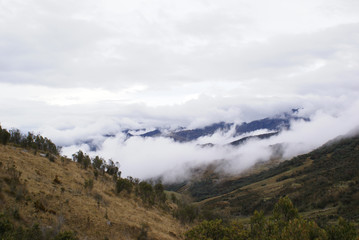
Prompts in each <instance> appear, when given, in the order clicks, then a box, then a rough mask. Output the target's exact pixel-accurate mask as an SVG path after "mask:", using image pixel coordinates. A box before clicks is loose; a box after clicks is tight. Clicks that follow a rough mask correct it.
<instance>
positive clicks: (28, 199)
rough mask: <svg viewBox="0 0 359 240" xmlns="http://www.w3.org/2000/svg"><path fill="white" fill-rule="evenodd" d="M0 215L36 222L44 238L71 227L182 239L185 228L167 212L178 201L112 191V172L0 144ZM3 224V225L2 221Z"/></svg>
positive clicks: (99, 234)
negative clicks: (97, 171)
mask: <svg viewBox="0 0 359 240" xmlns="http://www.w3.org/2000/svg"><path fill="white" fill-rule="evenodd" d="M0 202H1V204H0V212H2V213H3V214H2V215H1V216H0V220H1V221H2V222H3V223H6V222H7V221H10V222H11V223H12V224H13V225H14V226H15V227H23V228H31V227H33V226H34V224H38V225H39V229H40V230H41V233H42V234H43V235H44V236H47V237H48V238H47V237H45V239H49V238H50V237H51V236H54V235H56V234H58V233H59V232H66V231H71V232H73V233H76V235H77V237H79V238H80V239H137V238H138V237H139V236H140V235H141V234H142V235H146V234H147V235H148V238H146V239H169V240H170V239H171V240H173V239H182V238H183V233H184V231H185V230H186V228H185V226H184V225H182V224H180V222H179V221H178V220H176V219H175V218H174V217H173V216H172V214H171V208H176V205H175V204H173V203H171V202H170V201H168V200H166V204H165V207H164V206H163V205H161V206H160V205H157V204H151V205H149V204H147V203H145V202H144V201H143V200H142V199H141V198H140V197H139V196H136V194H135V193H134V192H129V193H128V192H126V191H121V192H120V193H118V191H116V184H115V182H114V180H113V176H111V175H109V174H107V173H103V174H99V175H98V176H95V174H94V168H93V167H92V166H88V167H87V169H85V168H84V167H83V166H82V165H81V164H79V163H76V162H73V161H71V160H70V159H67V158H64V157H60V156H53V155H52V157H50V158H49V157H46V154H45V153H41V151H34V150H33V149H25V148H20V147H15V146H13V145H0ZM5 217H6V219H5ZM6 226H7V225H6Z"/></svg>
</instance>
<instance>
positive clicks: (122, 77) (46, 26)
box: [0, 0, 359, 175]
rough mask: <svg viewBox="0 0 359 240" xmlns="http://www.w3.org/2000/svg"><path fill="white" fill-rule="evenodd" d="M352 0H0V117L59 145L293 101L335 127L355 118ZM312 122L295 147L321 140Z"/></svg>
mask: <svg viewBox="0 0 359 240" xmlns="http://www.w3.org/2000/svg"><path fill="white" fill-rule="evenodd" d="M358 12H359V2H358V1H356V0H310V1H309V0H301V1H299V0H288V1H281V0H273V1H266V0H252V1H248V0H225V1H214V0H191V1H188V0H181V1H165V0H146V1H144V0H143V1H140V0H133V1H123V0H120V1H119V0H116V1H115V0H105V1H94V0H86V1H85V0H77V1H68V0H63V1H54V0H27V1H21V0H11V1H10V0H0V90H1V94H0V102H1V104H0V123H1V125H2V126H3V127H7V128H11V127H16V128H19V129H21V130H23V131H25V132H26V131H35V132H39V133H41V134H43V135H46V136H48V137H50V138H51V139H53V140H54V141H55V143H57V144H58V145H63V146H71V145H75V144H76V143H77V142H78V141H79V140H81V139H84V138H89V137H91V138H95V139H98V141H100V142H101V143H103V142H104V141H105V140H104V139H102V138H101V135H103V134H110V133H115V134H116V133H118V132H119V131H120V130H121V129H124V128H134V129H135V128H143V127H144V128H153V127H172V128H176V127H178V126H184V127H188V128H194V127H201V126H204V125H206V124H210V123H213V122H218V121H227V122H237V123H241V122H243V121H251V120H254V119H259V118H263V117H267V116H272V115H275V114H278V113H281V112H285V111H288V110H290V109H292V108H301V109H302V110H301V113H302V114H304V115H306V116H310V117H311V118H313V119H318V121H319V122H321V121H324V120H323V119H326V121H324V122H321V123H322V124H324V125H325V124H327V123H328V122H331V120H333V119H334V120H336V121H337V122H336V123H335V124H334V122H333V124H332V125H330V128H331V129H330V131H332V134H331V135H330V137H332V136H334V135H335V134H338V135H339V134H345V133H347V132H348V131H350V130H351V129H353V128H355V127H356V125H355V120H357V119H358V111H357V109H358V108H356V106H358V101H359V79H358V76H359V44H358V43H359V14H358ZM318 116H322V118H321V119H319V118H317V117H318ZM343 116H346V117H349V116H350V118H352V119H353V120H354V121H352V122H351V123H350V124H349V123H348V124H347V125H346V128H345V129H342V127H338V126H337V125H340V124H341V123H342V122H343V121H344V120H343ZM340 121H341V122H340ZM348 121H349V120H348ZM315 124H316V123H313V124H312V125H311V127H312V126H315ZM320 126H321V125H320ZM308 129H312V128H310V127H308ZM322 130H323V129H322ZM323 131H324V132H325V131H328V130H327V129H326V130H323ZM311 132H313V131H309V132H307V133H308V134H311ZM313 134H314V133H313ZM318 134H319V135H321V133H316V135H313V137H314V138H315V139H317V141H316V144H313V145H312V146H311V147H310V148H306V150H308V149H311V148H313V147H314V146H318V145H319V144H322V143H323V142H324V141H326V140H329V139H328V138H329V136H327V138H318V137H317V136H318ZM324 135H325V134H324ZM309 138H311V137H309ZM119 139H121V136H119ZM213 140H214V139H213ZM138 141H139V142H138V143H137V145H136V146H138V145H140V146H141V147H144V148H146V147H145V146H147V145H146V144H147V143H141V141H142V140H139V139H138ZM156 141H157V140H156ZM158 141H159V142H152V143H151V144H152V145H153V144H154V145H156V144H159V146H160V145H161V144H165V143H163V142H162V143H161V142H160V141H167V140H164V139H161V140H158ZM120 142H121V141H120ZM160 143H161V144H160ZM170 144H172V143H170ZM152 145H148V146H147V147H148V148H149V149H151V148H152V147H150V146H152ZM176 146H177V145H176ZM193 146H194V145H191V146H190V147H189V149H187V150H186V151H187V152H188V154H189V155H190V156H192V155H191V154H190V153H191V152H193V151H194V150H193V149H192V150H191V148H192V147H193ZM180 147H185V146H184V145H183V146H182V145H181V146H180ZM74 148H75V147H74ZM103 149H105V147H104V148H103ZM103 149H102V153H103V154H104V155H106V156H108V157H112V158H115V157H116V156H113V155H116V154H121V153H123V154H125V153H126V151H128V155H131V153H132V152H131V151H130V150H126V149H130V148H126V149H123V152H121V153H116V152H113V153H112V154H110V153H109V152H111V151H110V150H108V151H104V150H103ZM133 149H135V147H134V148H133ZM153 149H155V148H153ZM181 151H182V149H181V150H180V152H181ZM221 151H224V150H221ZM221 151H219V152H218V154H217V155H218V157H217V158H221V157H223V156H224V153H221ZM226 151H227V150H226ZM228 151H230V150H228ZM303 151H304V150H303ZM174 152H175V151H174ZM230 152H231V151H230ZM217 155H216V156H217ZM122 156H123V155H122ZM171 157H172V155H169V156H161V158H163V159H164V160H163V161H168V158H171ZM183 158H189V156H183ZM198 158H200V156H199V157H198ZM203 158H206V157H203ZM232 158H235V157H232ZM128 161H130V160H128ZM193 161H195V160H193ZM160 164H163V162H161V163H160ZM134 166H138V164H137V165H134ZM134 174H136V172H134ZM142 175H146V174H142Z"/></svg>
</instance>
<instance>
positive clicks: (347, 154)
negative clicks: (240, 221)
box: [187, 136, 359, 220]
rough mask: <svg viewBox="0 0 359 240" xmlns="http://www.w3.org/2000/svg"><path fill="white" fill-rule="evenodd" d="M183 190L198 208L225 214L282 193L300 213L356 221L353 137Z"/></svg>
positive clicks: (358, 184) (358, 171)
mask: <svg viewBox="0 0 359 240" xmlns="http://www.w3.org/2000/svg"><path fill="white" fill-rule="evenodd" d="M187 191H188V192H189V193H190V194H191V196H192V197H194V198H195V199H196V200H197V201H199V204H200V205H201V206H202V207H204V208H209V209H216V210H217V211H219V212H222V213H225V214H230V215H231V216H241V215H249V214H252V213H253V211H254V210H256V209H257V210H259V209H262V210H264V211H270V210H271V209H272V207H273V205H274V203H275V202H277V201H278V199H279V197H281V196H283V195H288V196H289V197H290V198H291V199H292V201H293V203H294V204H295V205H296V206H297V207H298V208H299V210H300V211H301V212H306V213H307V214H308V216H317V215H323V216H324V217H326V218H333V217H337V216H343V217H346V218H348V219H352V220H359V136H356V137H351V138H347V139H341V140H338V141H334V142H332V143H330V144H326V145H324V146H322V147H321V148H318V149H317V150H315V151H312V152H310V153H308V154H305V155H301V156H298V157H295V158H293V159H291V160H288V161H284V162H282V163H281V164H279V165H278V166H275V167H272V168H270V169H268V170H265V171H262V172H260V173H256V174H251V175H248V176H244V177H237V178H230V179H222V180H218V179H212V178H210V177H207V178H204V179H201V180H200V181H195V182H194V183H192V184H191V185H190V186H189V187H188V188H187Z"/></svg>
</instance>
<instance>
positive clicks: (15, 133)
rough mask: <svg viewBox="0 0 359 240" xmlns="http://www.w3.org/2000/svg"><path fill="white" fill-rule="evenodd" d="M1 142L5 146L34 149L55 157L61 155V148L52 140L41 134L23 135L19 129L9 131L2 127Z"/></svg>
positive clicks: (0, 129) (29, 133)
mask: <svg viewBox="0 0 359 240" xmlns="http://www.w3.org/2000/svg"><path fill="white" fill-rule="evenodd" d="M0 142H1V144H3V145H7V144H9V143H11V144H13V145H15V146H20V147H23V148H30V149H34V150H35V151H38V150H40V151H44V152H48V153H51V154H54V155H59V154H60V151H61V148H60V147H59V146H56V145H55V144H54V143H53V142H52V141H51V140H50V139H48V138H47V137H43V136H41V135H40V134H37V135H35V134H34V133H32V132H28V133H27V134H23V133H21V131H20V130H19V129H15V128H13V129H11V130H9V131H8V130H7V129H5V128H2V127H1V125H0Z"/></svg>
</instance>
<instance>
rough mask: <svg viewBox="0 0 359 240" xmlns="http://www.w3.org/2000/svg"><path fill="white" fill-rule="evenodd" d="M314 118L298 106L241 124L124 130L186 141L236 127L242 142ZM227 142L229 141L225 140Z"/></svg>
mask: <svg viewBox="0 0 359 240" xmlns="http://www.w3.org/2000/svg"><path fill="white" fill-rule="evenodd" d="M298 120H303V121H310V119H309V118H306V117H301V116H298V109H292V110H291V112H290V113H282V114H279V115H276V116H273V117H267V118H263V119H258V120H254V121H251V122H248V123H247V122H243V123H241V124H235V123H227V122H223V121H222V122H217V123H213V124H210V125H207V126H204V127H200V128H194V129H187V128H184V127H179V128H177V129H176V130H170V129H168V128H160V127H157V128H155V129H153V128H152V129H150V130H149V131H146V130H147V129H145V128H142V129H125V130H122V133H123V134H125V135H126V139H125V140H127V139H130V138H132V137H135V136H136V137H143V138H155V137H165V138H170V139H173V140H174V141H175V142H179V143H185V142H191V141H195V140H197V139H199V138H201V137H206V136H207V137H208V136H212V135H213V134H214V133H216V132H222V133H227V132H229V131H230V130H232V129H233V128H234V131H233V134H232V137H233V138H236V137H239V138H238V139H236V140H234V141H232V142H229V143H228V144H231V145H233V146H239V145H240V144H242V143H244V142H245V141H247V140H249V139H252V138H258V139H266V138H270V137H272V136H275V135H277V134H278V133H279V132H280V131H282V130H288V129H289V128H290V125H291V122H292V121H298ZM257 130H267V131H268V132H267V133H262V134H258V133H254V132H255V131H257ZM243 134H248V136H245V137H243V136H242V137H240V136H241V135H243ZM103 137H105V138H112V137H116V134H114V133H111V134H104V135H103ZM77 144H79V145H80V144H87V145H88V146H89V147H90V150H91V151H96V150H97V149H98V148H99V147H100V146H98V145H97V144H96V143H95V141H94V140H93V139H86V140H82V141H80V142H79V143H77ZM224 144H226V143H224ZM203 145H206V146H214V144H213V143H210V142H209V143H206V144H203Z"/></svg>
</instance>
